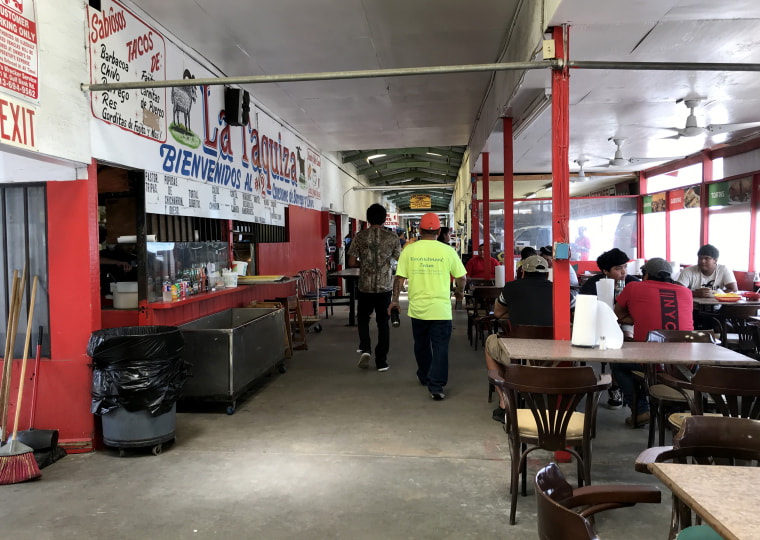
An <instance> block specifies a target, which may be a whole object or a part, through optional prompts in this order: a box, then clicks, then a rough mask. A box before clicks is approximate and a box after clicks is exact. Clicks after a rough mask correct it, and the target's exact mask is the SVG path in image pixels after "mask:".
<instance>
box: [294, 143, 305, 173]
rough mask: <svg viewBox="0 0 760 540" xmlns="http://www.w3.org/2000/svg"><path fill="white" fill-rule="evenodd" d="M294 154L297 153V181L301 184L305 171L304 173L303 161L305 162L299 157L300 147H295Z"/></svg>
mask: <svg viewBox="0 0 760 540" xmlns="http://www.w3.org/2000/svg"><path fill="white" fill-rule="evenodd" d="M296 152H297V153H298V180H299V181H301V182H303V178H304V174H305V171H304V161H306V159H305V158H303V157H302V156H301V147H300V146H296Z"/></svg>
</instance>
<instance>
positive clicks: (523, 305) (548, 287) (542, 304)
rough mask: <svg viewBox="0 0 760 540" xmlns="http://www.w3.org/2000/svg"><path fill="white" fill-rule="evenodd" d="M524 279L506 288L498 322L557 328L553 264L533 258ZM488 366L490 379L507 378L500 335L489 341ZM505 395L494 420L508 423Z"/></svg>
mask: <svg viewBox="0 0 760 540" xmlns="http://www.w3.org/2000/svg"><path fill="white" fill-rule="evenodd" d="M522 269H523V278H522V279H518V280H515V281H510V282H509V283H507V284H506V285H504V289H502V291H501V294H500V295H499V297H498V298H497V300H496V303H495V304H494V309H493V314H494V317H496V318H497V319H507V318H508V319H509V321H510V323H512V324H518V325H519V324H529V325H534V326H553V325H554V319H553V313H552V303H553V301H552V282H551V281H549V280H548V279H547V278H548V277H549V263H548V262H547V261H546V259H544V258H543V257H539V256H538V255H531V256H530V257H528V258H527V259H525V260H524V261H523V263H522ZM485 351H486V353H485V354H486V367H487V368H488V376H489V377H493V378H497V379H503V378H504V375H505V373H504V369H503V366H506V365H509V363H510V358H509V355H508V354H507V352H506V351H505V350H504V349H503V348H502V347H501V346H500V345H499V340H498V337H497V335H496V334H493V335H491V336H488V339H487V340H486V346H485ZM505 406H506V402H505V400H504V396H502V395H501V393H499V407H498V408H497V409H494V411H493V419H494V420H498V421H499V422H504V407H505Z"/></svg>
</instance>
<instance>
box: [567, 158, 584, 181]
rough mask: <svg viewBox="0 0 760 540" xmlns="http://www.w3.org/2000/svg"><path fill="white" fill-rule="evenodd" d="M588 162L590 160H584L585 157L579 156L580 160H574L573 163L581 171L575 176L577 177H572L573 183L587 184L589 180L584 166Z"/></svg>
mask: <svg viewBox="0 0 760 540" xmlns="http://www.w3.org/2000/svg"><path fill="white" fill-rule="evenodd" d="M586 162H588V159H586V158H584V157H583V156H579V157H578V159H576V160H573V163H575V164H577V165H578V167H579V169H578V172H577V173H576V174H575V176H571V177H570V181H571V182H585V181H586V180H588V177H587V176H586V171H584V170H583V165H584V164H585V163H586Z"/></svg>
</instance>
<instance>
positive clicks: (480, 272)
mask: <svg viewBox="0 0 760 540" xmlns="http://www.w3.org/2000/svg"><path fill="white" fill-rule="evenodd" d="M484 246H485V244H480V246H478V255H477V257H473V258H472V259H470V260H469V261H467V264H466V265H465V269H466V270H467V279H468V280H470V279H484V277H483V276H484V275H485V269H486V253H485V251H484V250H483V248H484ZM488 264H490V265H491V272H490V273H489V275H490V276H491V278H490V279H494V276H495V275H496V273H495V271H494V268H496V267H497V266H499V261H497V260H496V259H494V258H493V257H491V256H490V255H488Z"/></svg>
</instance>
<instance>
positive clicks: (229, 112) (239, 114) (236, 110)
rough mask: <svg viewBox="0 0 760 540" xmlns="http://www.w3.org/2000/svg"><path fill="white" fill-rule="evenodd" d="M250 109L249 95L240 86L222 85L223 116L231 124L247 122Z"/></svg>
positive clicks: (237, 124) (238, 124) (241, 124)
mask: <svg viewBox="0 0 760 540" xmlns="http://www.w3.org/2000/svg"><path fill="white" fill-rule="evenodd" d="M250 111H251V96H250V94H249V93H248V92H247V91H246V90H241V89H240V88H232V87H231V86H225V87H224V116H225V118H226V119H227V123H228V124H229V125H231V126H243V125H246V124H247V123H248V119H249V116H250Z"/></svg>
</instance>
